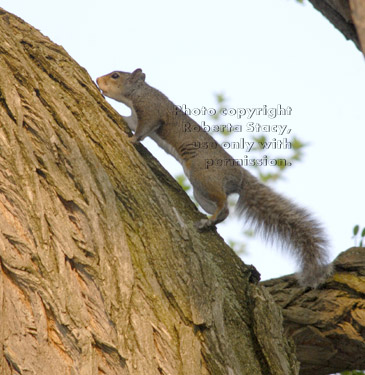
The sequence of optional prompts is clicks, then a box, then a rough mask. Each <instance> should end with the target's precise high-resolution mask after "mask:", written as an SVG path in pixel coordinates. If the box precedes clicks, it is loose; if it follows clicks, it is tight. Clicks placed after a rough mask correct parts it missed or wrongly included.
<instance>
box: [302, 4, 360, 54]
mask: <svg viewBox="0 0 365 375" xmlns="http://www.w3.org/2000/svg"><path fill="white" fill-rule="evenodd" d="M309 2H310V3H311V4H312V5H313V7H314V8H316V9H317V10H318V11H319V12H321V13H322V14H323V16H324V17H326V18H327V19H328V21H330V22H331V23H332V25H333V26H335V27H336V28H337V30H339V31H340V32H341V33H342V34H343V36H344V37H345V38H346V39H349V40H352V41H353V42H354V44H355V46H356V47H357V48H358V49H359V50H361V51H362V52H363V54H365V2H364V1H363V0H309Z"/></svg>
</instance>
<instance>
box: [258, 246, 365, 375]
mask: <svg viewBox="0 0 365 375" xmlns="http://www.w3.org/2000/svg"><path fill="white" fill-rule="evenodd" d="M334 268H335V273H334V275H333V277H331V278H330V279H329V280H328V282H327V283H325V284H324V285H323V286H322V287H321V288H319V289H317V290H303V289H302V288H299V287H298V285H297V283H296V281H295V279H294V277H293V276H284V277H281V278H278V279H273V280H269V281H265V282H263V283H262V284H263V285H265V287H266V288H268V290H269V291H270V293H271V295H272V296H273V297H274V299H275V301H276V302H277V303H278V304H279V305H280V306H281V307H282V308H283V314H284V325H285V331H286V333H287V335H288V336H290V337H292V338H293V339H294V342H295V344H296V350H297V357H298V360H299V361H300V374H301V375H313V374H315V375H321V374H333V373H336V372H340V371H344V370H353V369H358V370H365V301H364V296H365V248H360V247H355V248H352V249H349V250H348V251H346V252H344V253H342V254H340V255H339V256H338V257H337V259H336V260H335V261H334Z"/></svg>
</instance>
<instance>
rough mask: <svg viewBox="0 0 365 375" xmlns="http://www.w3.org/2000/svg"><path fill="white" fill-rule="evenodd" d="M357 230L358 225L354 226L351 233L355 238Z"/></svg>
mask: <svg viewBox="0 0 365 375" xmlns="http://www.w3.org/2000/svg"><path fill="white" fill-rule="evenodd" d="M359 229H360V227H359V226H358V225H355V226H354V229H353V230H352V231H353V233H354V236H356V235H357V234H358V233H359Z"/></svg>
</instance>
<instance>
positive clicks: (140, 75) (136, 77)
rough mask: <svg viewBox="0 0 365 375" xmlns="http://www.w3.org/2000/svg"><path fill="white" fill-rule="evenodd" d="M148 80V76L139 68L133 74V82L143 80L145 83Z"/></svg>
mask: <svg viewBox="0 0 365 375" xmlns="http://www.w3.org/2000/svg"><path fill="white" fill-rule="evenodd" d="M145 78H146V75H145V74H144V73H143V72H142V69H140V68H138V69H136V70H135V71H134V72H133V73H131V80H133V81H138V80H142V81H144V80H145Z"/></svg>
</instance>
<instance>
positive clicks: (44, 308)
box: [0, 10, 298, 375]
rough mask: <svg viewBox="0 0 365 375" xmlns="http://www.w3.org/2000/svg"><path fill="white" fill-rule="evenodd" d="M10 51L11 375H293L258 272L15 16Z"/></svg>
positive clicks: (4, 256) (0, 24)
mask: <svg viewBox="0 0 365 375" xmlns="http://www.w3.org/2000/svg"><path fill="white" fill-rule="evenodd" d="M0 40H1V42H0V125H1V126H0V314H1V317H0V343H1V345H0V373H1V374H4V375H10V374H36V375H42V374H47V375H48V374H49V373H50V372H51V373H53V374H62V375H64V374H70V375H71V374H72V375H75V374H82V375H84V374H85V375H86V374H87V375H90V374H118V375H121V374H135V375H139V374H141V375H142V374H143V375H146V374H148V375H154V374H156V375H161V374H169V375H174V374H179V375H180V374H186V375H192V374H203V375H208V374H214V375H219V374H227V375H234V374H236V375H245V374H250V375H251V374H255V375H260V374H263V375H268V374H273V375H276V374H278V375H279V374H282V375H288V374H289V375H290V374H297V373H298V363H297V362H296V360H295V358H294V355H293V352H294V349H293V347H292V345H291V344H290V343H288V341H287V339H286V338H285V336H284V334H283V327H282V316H281V311H280V309H279V308H278V306H277V305H276V304H275V303H274V302H273V300H272V297H271V296H270V295H269V294H268V293H267V292H266V290H265V289H264V288H262V287H260V286H258V285H257V280H258V276H257V272H256V271H255V270H254V269H253V268H252V267H247V266H245V265H244V264H243V263H242V261H241V260H240V259H239V258H238V257H237V256H236V255H235V254H234V253H233V251H232V250H231V249H230V248H228V247H227V246H226V245H225V244H224V242H223V241H222V239H221V238H220V237H219V236H218V235H217V234H216V233H214V231H210V232H207V233H198V232H197V231H196V230H195V228H194V226H193V223H194V222H195V221H197V220H198V218H199V217H200V214H199V213H198V211H197V210H196V209H195V207H194V205H193V204H192V203H191V201H190V200H189V199H188V197H187V196H186V194H184V192H183V191H182V189H181V188H180V187H179V186H178V185H177V184H176V182H175V181H174V180H173V179H172V178H171V177H170V176H169V175H168V174H167V173H166V172H165V171H164V170H163V169H162V168H161V166H160V165H159V164H158V162H156V161H155V159H153V158H152V157H151V155H150V154H149V153H148V152H147V151H146V150H145V149H144V148H143V147H142V146H139V147H138V148H137V149H136V148H135V147H133V146H132V145H131V144H130V142H129V140H128V137H127V134H126V132H127V130H126V126H125V124H124V123H123V121H122V119H121V117H120V116H119V115H118V114H117V113H116V112H115V111H114V110H113V109H112V108H111V107H110V106H109V105H108V104H107V102H106V101H105V100H104V98H103V97H102V96H101V94H100V92H99V91H98V90H97V88H96V86H95V84H94V83H93V82H92V80H91V79H90V77H89V76H88V74H87V72H86V71H85V70H84V69H82V68H81V67H79V66H78V65H77V63H76V62H75V61H73V60H72V59H71V58H70V56H69V55H68V54H67V53H66V52H65V51H64V49H63V48H62V47H60V46H57V45H55V44H53V43H52V42H51V41H50V40H49V39H48V38H46V37H44V36H43V35H41V33H39V32H38V31H37V30H35V29H34V28H32V27H31V26H29V25H27V24H26V23H24V22H23V21H22V20H20V19H19V18H17V17H15V16H13V15H11V14H9V13H7V12H5V11H4V10H0ZM116 68H118V67H116ZM100 73H101V74H103V73H105V72H103V71H102V68H101V71H100Z"/></svg>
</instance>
